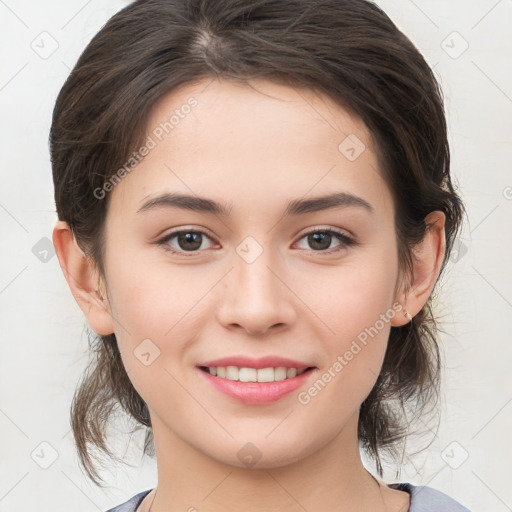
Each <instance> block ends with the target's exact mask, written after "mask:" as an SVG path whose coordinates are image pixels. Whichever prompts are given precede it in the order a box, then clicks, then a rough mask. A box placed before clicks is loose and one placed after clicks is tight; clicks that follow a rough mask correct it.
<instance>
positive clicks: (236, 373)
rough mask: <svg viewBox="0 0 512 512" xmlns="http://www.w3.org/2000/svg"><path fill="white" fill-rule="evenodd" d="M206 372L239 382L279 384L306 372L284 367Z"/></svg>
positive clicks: (219, 368)
mask: <svg viewBox="0 0 512 512" xmlns="http://www.w3.org/2000/svg"><path fill="white" fill-rule="evenodd" d="M208 371H209V372H210V375H214V376H217V377H221V378H224V379H228V380H235V381H237V380H239V381H240V382H279V381H282V380H285V379H292V378H293V377H296V376H297V375H300V374H302V373H304V372H305V371H306V370H305V369H304V370H297V368H286V367H284V366H278V367H277V368H272V367H270V368H258V369H256V368H246V367H244V368H238V367H237V366H210V367H208Z"/></svg>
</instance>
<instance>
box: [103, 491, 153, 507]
mask: <svg viewBox="0 0 512 512" xmlns="http://www.w3.org/2000/svg"><path fill="white" fill-rule="evenodd" d="M150 492H151V489H149V490H148V491H142V492H140V493H139V494H136V495H135V496H133V498H130V499H129V500H128V501H125V502H124V503H121V505H118V506H117V507H114V508H110V509H108V510H107V512H135V511H136V510H137V507H138V506H139V505H140V504H141V503H142V500H143V499H144V498H145V497H146V496H147V495H148V494H149V493H150Z"/></svg>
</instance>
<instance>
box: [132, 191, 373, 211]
mask: <svg viewBox="0 0 512 512" xmlns="http://www.w3.org/2000/svg"><path fill="white" fill-rule="evenodd" d="M161 207H168V208H181V209H183V210H191V211H196V212H204V213H211V214H214V215H222V216H225V217H229V216H230V212H231V208H232V205H229V207H228V205H222V204H220V203H218V202H216V201H214V200H213V199H208V198H206V197H199V196H191V195H187V194H177V193H164V194H161V195H159V196H157V197H155V198H153V199H149V200H148V201H146V202H145V203H144V204H143V205H142V206H141V207H140V208H139V209H138V210H137V213H139V212H146V211H149V210H154V209H156V208H161ZM348 207H357V208H363V209H365V210H367V211H368V212H369V213H374V209H373V207H372V206H371V205H370V203H368V202H367V201H365V200H364V199H363V198H361V197H359V196H356V195H354V194H350V193H348V192H336V193H332V194H328V195H325V196H319V197H313V198H311V199H295V200H292V201H290V202H289V203H288V204H287V206H286V210H285V212H284V216H292V215H303V214H306V213H313V212H318V211H321V210H330V209H338V208H348Z"/></svg>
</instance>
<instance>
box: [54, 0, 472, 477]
mask: <svg viewBox="0 0 512 512" xmlns="http://www.w3.org/2000/svg"><path fill="white" fill-rule="evenodd" d="M208 77H223V78H227V79H233V80H243V81H245V80H250V79H252V78H264V79H267V80H271V81H275V82H280V83H285V84H288V85H292V86H300V87H307V88H309V89H313V90H315V91H317V92H319V93H323V94H326V95H328V96H329V97H331V98H332V99H334V100H335V101H337V102H338V103H339V104H340V105H341V106H343V107H345V108H347V109H350V111H352V112H353V113H355V114H357V115H358V116H359V117H360V118H361V119H362V120H363V121H364V122H365V123H366V125H367V126H368V128H369V129H370V131H371V133H372V136H373V137H374V141H375V145H376V148H377V151H378V153H379V160H380V165H381V172H382V174H383V176H384V177H385V179H386V181H387V183H388V184H389V187H390V189H391V191H392V194H393V197H394V202H395V217H396V233H397V244H398V251H399V257H400V267H401V270H405V269H409V270H410V269H411V261H412V260H411V257H412V256H411V248H412V247H414V245H415V244H416V243H418V242H419V241H421V240H422V238H423V237H424V235H425V232H426V230H427V229H428V226H427V225H426V224H425V220H424V219H425V217H426V216H427V215H428V214H429V213H430V212H432V211H434V210H440V211H442V212H444V214H445V215H446V224H445V230H446V246H447V250H446V255H445V260H444V262H443V267H442V270H444V268H445V264H446V261H447V259H448V257H449V255H450V251H451V248H452V245H453V241H454V238H455V236H456V234H457V232H458V230H459V228H460V225H461V221H462V215H463V205H462V202H461V200H460V199H459V197H458V196H457V194H456V192H455V189H454V187H453V185H452V182H451V179H450V174H449V170H450V153H449V146H448V140H447V128H446V121H445V116H444V107H443V97H442V92H441V91H440V88H439V85H438V83H437V81H436V79H435V77H434V75H433V73H432V70H431V69H430V68H429V66H428V64H427V63H426V62H425V60H424V58H423V57H422V56H421V54H420V53H419V52H418V50H417V49H416V48H415V46H414V45H413V44H412V43H411V41H410V40H409V39H408V38H407V37H406V36H405V35H404V34H403V33H402V32H400V31H399V30H398V28H397V27H396V26H395V25H394V24H393V23H392V21H391V20H390V19H389V18H388V16H387V15H386V14H385V13H384V12H383V11H382V10H381V9H380V8H379V7H377V6H376V5H374V4H373V3H371V2H369V1H366V0H326V1H318V2H312V1H310V0H244V1H238V0H215V1H212V0H146V1H142V0H139V1H136V2H134V3H132V4H130V5H129V6H127V7H126V8H124V9H123V10H121V11H120V12H118V13H117V14H116V15H114V16H113V17H112V18H111V19H110V20H109V21H108V22H107V23H106V25H105V26H104V27H103V28H102V29H101V30H100V32H99V33H98V34H96V36H95V37H94V38H93V39H92V41H91V42H90V43H89V44H88V46H87V47H86V49H85V50H84V52H83V53H82V55H81V56H80V58H79V60H78V62H77V63H76V65H75V67H74V68H73V70H72V72H71V74H70V76H69V77H68V79H67V81H66V83H65V84H64V86H63V87H62V90H61V91H60V94H59V96H58V99H57V102H56V105H55V109H54V112H53V120H52V126H51V132H50V150H51V159H52V168H53V179H54V185H55V201H56V206H57V212H58V216H59V219H60V220H64V221H66V222H67V223H68V224H69V225H70V227H71V229H72V231H73V233H74V235H75V237H76V239H77V241H78V243H79V245H80V246H81V248H82V249H83V250H84V252H85V253H86V254H87V255H88V256H89V257H90V258H92V260H93V261H94V263H95V264H96V265H97V266H98V269H99V270H100V272H101V273H102V274H103V270H104V269H103V265H102V261H103V260H102V247H103V244H104V240H103V226H104V221H105V217H106V212H107V207H108V199H109V194H107V195H106V197H105V199H98V198H97V194H95V192H94V191H95V190H98V189H101V188H102V187H103V185H104V183H105V182H106V181H107V180H108V179H109V178H110V177H112V176H113V175H114V173H115V172H116V171H117V170H118V169H119V168H120V167H121V166H122V165H123V164H124V163H125V162H126V161H127V159H128V158H129V156H130V155H131V154H132V152H133V151H134V150H135V149H136V148H139V147H140V145H141V143H142V141H143V140H144V138H145V136H146V135H147V134H146V132H145V129H146V124H147V120H148V116H149V114H150V112H151V111H152V109H153V108H154V107H155V105H156V104H157V102H158V101H159V100H160V99H162V97H163V96H164V95H166V94H168V93H169V92H171V91H173V90H175V89H176V88H177V87H180V86H182V85H185V84H192V83H196V82H198V81H199V80H201V79H204V78H208ZM431 299H432V298H430V299H429V300H428V302H427V304H426V305H425V307H424V308H423V309H422V311H421V312H420V313H419V314H417V315H416V316H415V317H414V319H413V321H412V322H411V323H409V324H406V325H404V326H402V327H392V328H391V333H390V337H389V341H388V348H387V352H386V355H385V359H384V363H383V366H382V371H381V373H380V375H379V376H378V379H377V382H376V384H375V386H374V388H373V389H372V391H371V392H370V394H369V395H368V397H367V398H366V399H365V400H364V402H363V403H362V404H361V407H360V418H359V440H360V443H361V445H362V447H363V449H364V450H365V451H366V452H367V453H368V454H369V455H370V456H371V457H373V458H374V459H375V461H376V465H377V470H378V473H379V475H380V476H382V465H381V458H380V452H381V451H383V450H384V451H386V452H388V453H389V454H391V455H393V456H395V457H396V456H397V454H398V449H397V444H398V442H400V441H402V440H403V439H404V438H405V437H406V436H407V432H408V427H409V425H408V421H409V419H408V418H407V416H406V414H405V409H406V407H407V406H409V405H411V404H413V405H414V415H415V417H418V418H419V417H420V416H421V415H422V414H423V413H424V411H425V408H426V407H427V406H428V405H429V404H430V405H432V403H437V399H438V395H439V380H440V368H441V367H440V355H439V348H438V345H437V341H436V338H437V326H436V321H435V319H434V316H433V314H432V310H431ZM90 350H91V354H92V358H91V360H90V362H89V366H88V368H87V369H86V371H85V373H84V375H83V378H82V380H81V382H80V384H79V386H78V388H77V390H76V393H75V396H74V399H73V403H72V407H71V423H72V428H73V433H74V437H75V442H76V445H77V449H78V453H79V456H80V462H81V464H82V465H83V467H84V468H85V469H86V471H87V474H88V475H89V477H90V478H91V479H92V480H93V481H94V482H95V483H96V484H98V485H101V484H100V481H102V479H101V478H100V477H99V474H98V472H97V468H96V467H95V464H94V463H93V462H92V459H91V454H92V452H91V451H90V448H96V449H99V450H100V451H101V452H103V453H104V454H108V455H109V456H110V457H114V455H113V453H112V452H111V451H110V450H109V449H108V447H107V445H106V427H107V425H108V422H109V419H110V418H111V416H112V413H113V412H114V409H115V408H116V407H118V406H120V407H121V409H122V410H123V411H124V412H126V413H127V414H128V415H129V417H131V418H133V420H134V421H135V424H136V425H137V426H138V427H141V426H143V427H148V428H147V429H146V438H145V445H144V453H149V452H150V451H151V450H152V448H153V443H152V430H151V423H150V418H149V413H148V408H147V405H146V403H145V402H144V401H143V400H142V398H141V397H140V396H139V394H138V393H137V392H136V390H135V389H134V387H133V385H132V384H131V382H130V379H129V378H128V376H127V374H126V371H125V368H124V366H123V364H122V362H121V358H120V353H119V349H118V346H117V341H116V337H115V335H114V334H110V335H108V336H92V337H91V339H90ZM396 401H398V405H399V407H398V408H397V407H394V405H393V404H394V402H396ZM395 405H396V403H395ZM143 427H142V428H143ZM95 458H96V457H95ZM114 458H115V457H114ZM97 460H99V459H97Z"/></svg>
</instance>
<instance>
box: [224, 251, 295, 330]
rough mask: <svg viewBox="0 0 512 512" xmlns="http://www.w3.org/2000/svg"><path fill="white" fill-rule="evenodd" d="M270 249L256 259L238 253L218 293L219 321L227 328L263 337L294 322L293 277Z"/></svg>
mask: <svg viewBox="0 0 512 512" xmlns="http://www.w3.org/2000/svg"><path fill="white" fill-rule="evenodd" d="M270 252H271V251H270V250H268V249H265V250H263V252H262V253H261V254H260V255H259V256H258V257H257V258H256V260H255V261H252V262H249V261H246V260H245V259H244V258H242V257H240V256H239V255H238V254H237V253H235V254H234V257H233V260H232V261H233V266H234V268H233V269H232V270H231V272H229V273H228V275H227V276H226V277H225V278H224V279H223V283H222V286H221V289H220V290H219V292H220V295H219V296H218V301H219V303H220V306H219V308H218V309H217V315H218V321H219V322H220V323H221V324H222V325H223V326H224V327H225V328H227V329H231V330H233V329H243V330H244V331H246V333H247V334H250V335H251V336H261V335H264V334H265V333H267V331H269V330H270V329H273V330H281V329H286V328H287V327H290V325H291V324H292V323H293V322H294V320H295V318H296V311H295V308H294V303H293V297H294V293H293V291H292V289H291V287H290V283H289V282H288V281H289V280H290V278H289V276H286V275H285V270H280V269H283V266H280V265H279V264H278V263H277V260H276V259H275V258H272V257H271V256H270Z"/></svg>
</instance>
